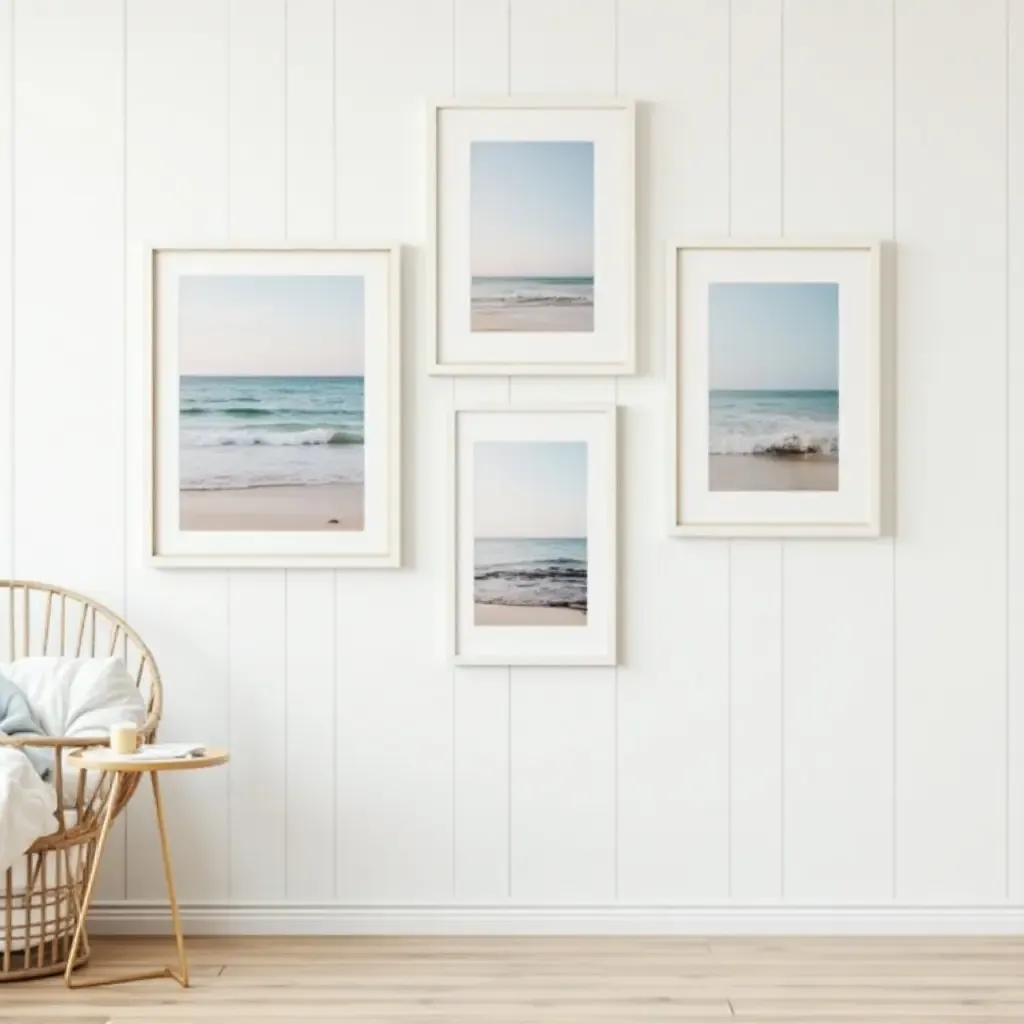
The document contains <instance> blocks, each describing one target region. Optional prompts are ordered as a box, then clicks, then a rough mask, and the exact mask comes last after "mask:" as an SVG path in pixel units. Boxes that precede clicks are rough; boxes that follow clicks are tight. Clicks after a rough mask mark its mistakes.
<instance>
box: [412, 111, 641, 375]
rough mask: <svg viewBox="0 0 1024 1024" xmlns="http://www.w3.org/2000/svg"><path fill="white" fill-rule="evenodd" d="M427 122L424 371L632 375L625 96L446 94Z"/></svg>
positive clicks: (630, 186)
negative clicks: (482, 97)
mask: <svg viewBox="0 0 1024 1024" xmlns="http://www.w3.org/2000/svg"><path fill="white" fill-rule="evenodd" d="M428 130H429V136H430V139H429V142H430V161H429V163H430V171H429V173H430V180H429V185H428V187H429V196H430V199H429V211H428V222H429V240H430V247H431V251H430V256H429V260H428V264H429V270H430V281H429V283H428V288H427V292H428V296H429V299H428V301H429V305H430V311H429V323H428V330H427V334H428V341H429V346H430V351H429V365H430V368H431V372H432V373H435V374H476V375H480V374H501V375H515V374H547V375H553V374H574V375H579V374H626V373H632V372H634V369H635V343H636V342H635V330H634V282H633V277H634V250H635V243H634V219H635V214H634V134H635V132H634V108H633V104H632V103H631V102H629V101H626V100H620V99H610V100H604V101H602V100H581V101H572V100H566V99H562V98H559V99H557V100H550V101H545V100H536V99H533V100H525V99H521V100H520V99H509V98H505V97H502V98H501V99H495V100H489V101H480V102H463V101H456V100H452V101H447V102H443V103H433V104H431V105H430V108H429V128H428Z"/></svg>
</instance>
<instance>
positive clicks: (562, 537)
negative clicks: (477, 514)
mask: <svg viewBox="0 0 1024 1024" xmlns="http://www.w3.org/2000/svg"><path fill="white" fill-rule="evenodd" d="M586 539H587V536H586V534H584V535H583V536H582V537H571V536H568V535H566V534H563V533H558V534H550V535H548V536H544V537H540V536H537V535H536V534H533V533H531V534H525V533H524V534H522V535H521V536H515V535H513V534H507V533H502V534H494V535H490V534H488V535H487V536H486V537H484V536H480V535H479V534H473V540H586Z"/></svg>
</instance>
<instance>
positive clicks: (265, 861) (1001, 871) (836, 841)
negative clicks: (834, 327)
mask: <svg viewBox="0 0 1024 1024" xmlns="http://www.w3.org/2000/svg"><path fill="white" fill-rule="evenodd" d="M0 36H2V37H3V38H2V40H0V140H2V141H0V573H2V574H4V575H6V574H9V573H11V574H14V575H16V576H20V577H29V578H43V579H48V580H53V581H56V582H59V583H62V584H64V585H66V586H69V587H73V588H76V589H81V590H84V591H87V592H89V593H91V594H93V595H95V596H96V597H98V598H99V599H101V600H103V601H105V602H107V603H109V604H110V605H111V606H112V607H114V608H116V609H118V610H120V611H122V612H124V613H125V614H126V615H127V617H128V618H129V620H130V621H132V622H133V623H134V624H136V626H137V628H138V629H139V630H140V631H141V632H142V633H143V635H144V636H145V637H146V638H147V639H148V640H149V642H150V643H151V645H152V646H153V647H154V649H155V651H156V654H157V657H158V659H159V662H160V665H161V668H162V671H163V674H164V677H165V680H166V685H167V690H168V694H167V697H168V711H167V722H166V729H165V734H166V735H167V736H182V737H184V736H188V737H201V738H204V739H207V740H209V741H211V742H223V743H226V744H228V745H229V746H230V747H231V749H232V751H233V756H234V759H233V762H232V765H231V767H230V769H229V770H227V771H221V772H210V773H205V774H204V775H203V776H201V777H200V776H197V777H189V778H188V779H184V778H183V779H181V780H178V782H177V783H176V784H175V785H173V786H168V787H167V790H168V803H169V805H170V806H169V811H170V814H171V817H172V819H173V825H174V831H175V835H176V837H177V844H176V851H175V852H176V859H177V869H178V874H179V889H180V894H181V896H182V898H183V899H184V900H185V901H186V902H187V904H188V905H189V908H190V909H189V915H190V917H189V919H190V921H191V922H192V924H193V926H194V927H207V928H218V927H233V928H236V929H237V928H252V929H273V928H275V927H280V928H285V927H290V928H291V927H299V928H307V927H308V928H333V927H346V926H352V927H366V928H375V927H388V926H389V925H390V926H392V927H399V928H401V927H408V928H416V927H463V926H471V924H472V922H473V921H474V920H476V921H477V923H478V924H481V926H483V925H484V924H486V925H487V926H490V927H497V928H503V927H521V928H522V927H525V928H530V927H538V928H539V927H545V926H554V925H553V924H552V922H554V924H555V925H557V924H561V925H572V926H575V927H590V928H594V929H597V930H600V929H602V928H606V927H616V926H618V925H621V924H622V923H623V922H627V923H628V922H629V921H632V922H633V923H634V924H637V923H642V922H644V921H646V922H647V923H648V924H651V923H653V924H654V925H657V924H658V922H659V921H661V922H662V924H664V923H665V921H669V922H671V923H672V926H679V927H686V926H687V925H686V922H687V920H690V921H700V922H703V923H704V924H708V923H709V922H711V923H714V922H715V921H717V922H719V923H720V924H722V925H723V926H726V927H728V926H730V923H732V924H734V925H735V926H737V927H743V926H746V925H750V926H753V924H756V920H755V917H752V916H751V915H752V913H753V911H752V910H751V908H761V913H762V914H764V915H767V916H766V917H764V918H763V920H767V921H769V922H774V923H775V924H781V926H787V922H788V923H789V924H792V925H794V926H799V922H800V917H799V915H800V913H802V912H806V913H817V914H818V915H821V917H820V919H821V920H822V921H824V922H825V923H826V924H827V925H828V926H829V927H837V928H841V927H846V926H847V923H848V922H849V921H851V920H855V919H856V920H864V915H865V914H867V915H869V916H870V915H875V916H874V917H872V918H871V920H872V921H874V922H875V923H878V924H879V925H880V926H884V924H885V921H886V920H890V921H891V920H896V919H897V918H898V917H899V915H900V914H904V915H906V914H910V915H911V919H912V915H913V914H914V913H925V914H931V915H932V916H931V917H928V918H927V920H928V921H930V922H931V923H932V924H933V925H934V926H937V927H943V926H946V925H948V926H950V927H954V926H956V922H957V921H962V920H964V919H965V917H964V915H967V917H968V918H969V917H970V915H972V914H973V915H976V916H977V915H982V917H983V918H984V920H986V921H988V922H990V923H991V922H992V921H997V920H1002V919H1003V918H1000V917H999V914H1000V913H1002V914H1003V915H1004V918H1005V919H1006V920H1015V921H1019V919H1020V915H1019V914H1018V913H1017V908H1019V907H1020V906H1021V905H1022V903H1024V674H1022V669H1024V664H1022V657H1024V652H1022V649H1021V646H1020V644H1019V642H1018V641H1017V636H1018V634H1019V629H1018V628H1017V624H1016V617H1017V616H1018V615H1019V612H1020V609H1021V605H1022V586H1024V559H1022V555H1021V551H1022V550H1024V545H1022V543H1021V536H1020V533H1021V527H1020V525H1019V523H1020V513H1021V510H1022V502H1024V468H1021V467H1024V461H1022V460H1024V429H1022V428H1021V425H1020V416H1019V415H1018V414H1016V413H1015V411H1014V410H1015V403H1020V402H1021V401H1022V400H1024V357H1022V355H1021V345H1022V344H1024V341H1022V338H1021V335H1020V324H1021V322H1022V320H1021V315H1022V312H1021V302H1022V300H1024V272H1022V270H1021V267H1022V266H1024V213H1022V207H1024V186H1022V184H1021V183H1022V181H1024V177H1022V167H1024V114H1022V113H1021V112H1022V111H1024V0H829V2H828V3H823V2H821V0H0ZM614 92H621V93H622V94H624V95H628V96H631V97H634V98H636V99H637V100H638V101H639V103H640V107H639V128H638V135H639V139H638V147H639V148H638V210H637V215H638V219H639V243H640V245H639V253H638V271H639V276H638V282H639V329H640V349H641V358H640V366H641V372H640V374H639V375H638V376H636V377H632V378H622V379H620V380H618V381H614V380H593V379H591V380H588V379H579V380H576V379H571V380H534V379H514V380H509V379H507V378H499V379H488V380H472V379H460V380H457V381H451V380H444V379H428V378H427V377H426V376H425V373H424V366H425V360H424V358H423V353H422V344H421V342H422V334H423V322H422V317H421V310H422V308H423V305H422V300H423V295H422V280H423V275H422V269H423V250H422V245H423V241H424V225H425V218H424V201H425V195H424V148H423V147H424V131H423V128H424V126H423V120H422V117H421V112H420V109H419V107H418V100H419V99H420V98H421V97H433V96H439V95H440V96H443V95H446V94H452V93H454V94H455V95H459V96H478V95H486V94H499V95H504V94H512V95H517V94H530V93H554V94H559V93H562V94H587V93H597V94H602V95H604V94H609V93H614ZM730 232H731V233H734V234H751V233H759V234H761V233H766V234H775V233H779V232H783V233H793V234H802V235H805V234H834V233H843V232H849V233H855V234H860V235H864V234H874V235H879V236H883V237H889V238H894V239H895V241H896V242H897V245H898V273H897V277H896V281H897V287H896V299H897V301H896V304H895V307H894V308H895V310H896V312H895V317H894V320H895V326H896V329H897V336H898V344H897V345H896V346H895V349H894V351H893V352H892V353H891V354H890V355H891V364H892V368H893V371H894V378H893V380H894V387H895V397H896V401H895V405H894V408H895V426H896V445H895V449H896V451H895V470H896V473H895V481H896V482H895V492H894V493H895V499H896V514H897V523H898V534H897V537H896V539H895V540H893V539H883V540H879V541H875V542H872V541H869V542H862V541H857V542H850V543H845V542H830V541H814V542H801V541H787V542H776V541H746V540H743V541H739V540H737V541H734V542H717V541H711V540H690V541H678V540H669V539H668V538H666V537H665V536H664V533H663V530H662V524H663V519H664V517H663V515H662V514H661V509H662V506H663V495H664V491H665V486H666V481H665V480H664V479H663V473H662V467H663V466H664V462H665V460H664V458H663V445H664V436H665V429H664V415H665V395H666V387H667V382H666V381H665V378H664V358H663V338H664V335H665V322H664V310H663V303H662V298H663V295H664V285H665V281H664V261H663V260H662V258H661V254H662V252H663V250H664V246H665V243H666V242H667V241H668V240H669V239H671V238H675V237H678V236H679V235H681V234H685V233H697V234H707V233H717V234H727V233H730ZM273 237H282V238H285V237H287V238H293V239H302V238H310V239H317V240H322V239H330V238H338V239H344V238H346V237H347V238H355V239H363V238H368V237H380V238H384V239H391V238H393V239H397V240H399V241H401V242H402V243H404V244H405V245H406V246H407V247H408V248H407V251H406V255H405V266H404V270H405V272H406V282H407V293H406V296H405V304H404V309H405V315H406V348H405V381H404V396H405V398H404V406H403V414H404V416H405V429H404V434H405V442H406V448H405V452H406V467H405V468H406V471H405V496H404V512H405V534H406V550H407V552H408V557H407V567H406V568H405V569H403V570H401V571H398V572H355V573H346V572H334V573H332V572H318V571H309V570H304V571H287V572H285V571H276V570H269V571H223V570H216V571H180V572H168V571H157V570H154V569H152V568H150V567H148V566H147V565H145V564H144V563H143V561H142V558H141V552H142V549H143V538H142V504H141V496H142V467H143V460H142V451H141V434H140V431H139V429H138V424H139V422H140V417H141V409H142V394H143V384H142V361H143V350H144V344H145V335H144V330H143V311H142V292H141V288H140V287H139V284H140V281H141V267H140V265H139V261H138V251H139V247H140V246H141V245H142V244H143V243H145V242H148V241H153V240H157V241H159V240H160V239H168V238H169V239H181V238H192V239H199V240H204V241H215V242H243V241H246V240H252V239H260V240H265V239H267V238H273ZM508 397H511V398H513V399H522V400H531V399H538V400H546V399H553V400H566V399H595V400H602V401H609V400H614V399H617V400H618V401H619V402H620V403H621V404H622V405H623V406H624V407H625V412H624V415H623V419H622V435H621V437H622V453H621V463H622V468H623V472H622V480H623V494H622V532H621V552H622V594H621V608H622V619H623V637H622V640H623V642H622V648H623V655H624V663H623V665H622V666H620V667H619V668H618V669H617V670H616V669H608V668H579V669H557V670H556V669H531V668H515V669H512V670H508V669H502V668H465V669H453V668H452V667H450V666H449V665H448V664H447V663H446V661H445V653H444V652H445V642H444V635H443V632H442V630H443V626H444V614H443V607H442V600H443V595H444V592H445V591H444V577H445V566H444V555H443V552H444V549H445V545H444V543H443V536H444V531H445V518H444V515H445V501H446V495H445V493H444V465H445V450H444V444H445V419H446V416H447V414H448V412H449V410H450V408H451V406H452V403H453V401H455V400H460V401H462V400H477V399H487V400H493V399H497V400H504V399H506V398H508ZM103 896H104V900H105V902H106V906H107V908H108V910H107V911H106V913H107V915H108V917H116V918H117V921H116V922H115V923H119V924H120V925H122V926H124V925H125V924H127V925H129V926H138V927H145V926H147V922H149V923H151V922H150V917H149V913H150V912H149V909H148V904H149V901H153V900H158V899H160V897H161V896H162V883H161V872H160V867H159V862H158V860H157V858H156V847H155V845H154V838H153V829H152V821H151V816H150V813H149V810H148V808H147V807H146V806H145V802H144V801H143V800H138V801H136V803H135V805H134V807H133V809H132V811H131V813H130V815H129V816H128V821H127V823H126V824H122V826H121V827H120V829H119V832H118V838H117V840H116V843H115V845H114V847H113V849H112V850H111V856H110V859H109V863H108V865H107V871H106V873H105V878H104V893H103ZM472 908H477V910H476V914H477V917H476V918H474V916H473V914H474V911H473V910H472ZM481 908H487V910H486V911H484V910H482V909H481ZM583 908H587V909H586V910H584V909H583ZM808 908H813V911H812V910H810V909H808ZM936 908H947V909H946V910H945V911H942V910H938V911H937V910H936ZM687 913H690V914H692V915H693V916H692V917H690V918H687V916H686V915H687ZM574 914H575V915H576V916H575V917H574V916H573V915H574ZM887 914H888V915H889V917H888V918H887V916H886V915H887ZM432 915H433V916H432ZM460 915H461V916H460ZM588 915H589V916H588ZM645 915H646V916H645ZM659 915H662V916H661V917H659ZM665 915H668V916H667V917H666V916H665ZM716 915H717V916H716ZM773 915H774V916H773ZM787 915H789V916H787ZM844 915H845V916H844ZM857 915H860V916H859V917H858V916H857ZM944 915H945V916H944ZM958 915H959V916H958ZM985 915H988V916H985ZM993 915H994V916H993ZM978 919H979V920H980V919H981V918H978ZM922 920H923V919H922ZM467 922H469V923H470V925H467ZM573 922H575V924H573ZM616 922H618V925H617V924H616ZM545 923H546V924H545Z"/></svg>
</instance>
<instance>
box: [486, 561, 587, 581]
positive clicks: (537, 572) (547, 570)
mask: <svg viewBox="0 0 1024 1024" xmlns="http://www.w3.org/2000/svg"><path fill="white" fill-rule="evenodd" d="M474 578H475V579H477V580H506V581H508V582H511V583H532V582H534V581H537V582H547V581H550V582H552V583H559V582H562V581H574V580H583V581H586V578H587V568H586V566H581V565H579V564H576V565H538V566H537V567H535V568H534V567H528V566H501V565H494V566H488V567H487V568H486V569H477V570H476V572H475V573H474Z"/></svg>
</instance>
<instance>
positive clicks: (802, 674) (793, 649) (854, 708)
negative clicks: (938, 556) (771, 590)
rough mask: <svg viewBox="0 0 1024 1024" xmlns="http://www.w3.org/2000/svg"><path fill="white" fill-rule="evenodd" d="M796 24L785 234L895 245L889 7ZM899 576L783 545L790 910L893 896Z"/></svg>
mask: <svg viewBox="0 0 1024 1024" xmlns="http://www.w3.org/2000/svg"><path fill="white" fill-rule="evenodd" d="M785 15H786V16H785V39H784V46H783V50H784V54H785V56H784V68H783V71H784V95H783V105H784V113H783V140H784V145H783V186H784V197H783V198H784V224H783V227H784V229H785V231H786V232H787V233H788V234H795V235H811V234H814V235H819V236H828V235H830V234H843V233H850V234H860V235H876V236H878V237H882V238H887V237H891V233H892V208H893V145H892V131H893V66H892V54H893V37H892V0H867V2H865V0H836V2H834V3H831V4H829V5H828V6H827V8H826V7H823V6H822V5H820V4H816V3H815V2H814V0H788V2H787V4H786V12H785ZM837 195H842V197H843V201H842V203H837V202H836V196H837ZM840 457H842V456H840ZM892 565H893V555H892V542H891V540H888V539H883V540H879V541H868V542H866V543H862V544H850V543H846V542H841V541H839V542H836V541H823V542H820V543H804V542H794V543H785V544H784V545H783V595H784V605H783V621H784V633H783V658H784V665H785V678H784V681H783V694H784V700H783V733H784V737H785V740H784V753H783V758H784V765H785V771H784V790H783V799H784V806H785V822H784V836H785V837H784V881H783V886H784V889H783V891H784V894H785V896H786V897H787V898H791V899H794V900H798V901H799V900H802V901H821V900H828V901H832V902H836V903H841V902H857V901H867V902H876V903H877V902H882V901H885V900H888V899H891V898H892V895H893V872H892V864H893V861H892V849H893V798H894V794H893V775H892V751H893V641H892V623H893V607H892V579H893V568H892ZM866 750H872V751H875V755H874V756H873V757H872V758H871V759H870V762H865V760H864V752H865V751H866Z"/></svg>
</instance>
